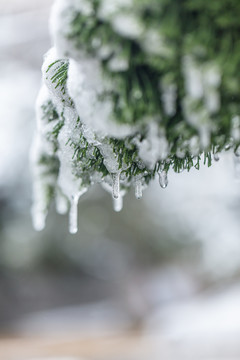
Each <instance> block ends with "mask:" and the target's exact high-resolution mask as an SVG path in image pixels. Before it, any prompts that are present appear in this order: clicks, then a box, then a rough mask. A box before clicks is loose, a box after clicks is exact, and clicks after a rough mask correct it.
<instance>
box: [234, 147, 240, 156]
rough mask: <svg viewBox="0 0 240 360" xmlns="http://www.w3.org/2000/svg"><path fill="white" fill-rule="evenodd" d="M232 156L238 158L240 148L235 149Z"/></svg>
mask: <svg viewBox="0 0 240 360" xmlns="http://www.w3.org/2000/svg"><path fill="white" fill-rule="evenodd" d="M234 154H235V156H237V157H239V156H240V146H238V147H237V148H236V150H235V151H234Z"/></svg>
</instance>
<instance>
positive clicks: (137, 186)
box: [135, 180, 142, 199]
mask: <svg viewBox="0 0 240 360" xmlns="http://www.w3.org/2000/svg"><path fill="white" fill-rule="evenodd" d="M135 196H136V198H137V199H141V198H142V181H141V180H137V181H136V182H135Z"/></svg>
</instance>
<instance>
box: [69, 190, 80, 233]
mask: <svg viewBox="0 0 240 360" xmlns="http://www.w3.org/2000/svg"><path fill="white" fill-rule="evenodd" d="M78 200H79V195H75V196H73V197H72V200H71V206H70V211H69V232H70V233H71V234H76V233H77V231H78Z"/></svg>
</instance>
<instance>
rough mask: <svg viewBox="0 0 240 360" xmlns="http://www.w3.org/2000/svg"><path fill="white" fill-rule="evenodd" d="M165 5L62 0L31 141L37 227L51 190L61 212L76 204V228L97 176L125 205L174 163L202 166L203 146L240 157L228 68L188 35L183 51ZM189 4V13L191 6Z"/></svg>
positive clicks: (163, 182) (214, 154)
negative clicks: (131, 193) (126, 198)
mask: <svg viewBox="0 0 240 360" xmlns="http://www.w3.org/2000/svg"><path fill="white" fill-rule="evenodd" d="M167 3H168V1H166V4H167ZM166 4H164V2H163V3H161V4H160V3H158V2H156V1H154V0H149V1H137V0H124V1H123V0H121V1H120V0H56V1H55V4H54V7H53V11H52V17H51V33H52V38H53V43H54V46H53V48H52V49H51V50H50V51H49V52H48V53H47V54H46V56H45V58H44V63H43V67H42V77H43V84H42V88H41V90H40V93H39V97H38V101H37V131H36V135H35V140H34V143H33V147H32V159H33V174H34V186H33V192H34V203H33V207H32V214H33V223H34V227H35V228H36V230H42V229H43V228H44V226H45V221H46V216H47V211H48V207H49V203H50V201H51V200H52V198H55V201H56V209H57V211H58V212H59V213H61V214H62V213H66V212H67V211H68V210H69V230H70V232H71V233H76V232H77V208H78V201H79V198H80V197H81V196H82V195H83V194H84V193H85V192H86V191H87V190H88V188H89V187H90V186H92V185H94V184H96V183H101V184H102V185H103V188H104V189H105V190H107V191H108V192H111V193H112V197H113V206H114V209H115V211H120V210H121V209H122V205H123V196H124V195H125V193H126V192H127V190H128V189H130V188H131V187H133V188H134V189H135V196H136V198H137V199H140V198H141V197H142V192H143V190H144V189H145V188H146V187H147V185H148V184H149V182H150V180H151V179H153V178H154V177H155V176H156V175H157V174H158V176H159V183H160V186H161V187H162V188H166V187H167V185H168V171H169V169H170V168H172V169H173V170H174V171H175V172H181V171H183V170H185V169H186V170H188V171H189V170H190V169H191V168H192V167H195V168H197V169H198V168H199V163H200V160H201V155H202V154H203V155H204V163H207V164H208V165H210V164H211V160H212V158H214V159H215V160H216V161H218V159H219V152H220V151H222V150H223V149H224V148H225V146H226V144H228V146H229V148H233V149H234V150H235V153H236V154H237V155H238V153H239V150H238V149H239V143H240V120H239V119H240V118H239V115H238V113H237V110H236V107H234V106H235V104H232V103H231V104H229V114H230V115H228V116H229V121H226V113H225V112H224V111H222V102H223V104H225V105H224V106H227V105H226V103H227V101H228V99H227V98H226V99H225V97H224V93H223V89H225V87H226V86H228V85H229V83H227V82H226V77H224V76H223V75H224V74H223V72H224V69H223V68H222V67H221V65H220V62H216V61H214V60H213V59H212V58H211V57H209V58H208V56H207V55H206V54H207V50H206V49H205V48H204V44H201V43H200V44H197V40H196V42H193V43H191V42H190V44H192V45H189V36H186V39H185V38H182V39H181V41H182V45H181V46H182V49H181V50H182V52H181V53H179V43H178V42H177V41H176V40H177V39H178V38H177V36H179V35H178V34H177V33H176V34H175V35H172V34H170V33H169V32H168V31H167V30H166V29H167V27H166V22H167V19H166V20H165V16H163V14H164V11H165V10H166V9H165V10H164V6H165V5H166ZM166 6H167V5H166ZM182 6H183V9H182V11H185V15H186V16H187V15H188V12H190V11H191V9H190V10H189V9H188V8H187V5H186V8H184V5H182ZM144 14H148V16H149V18H148V20H146V18H145V15H144ZM174 16H178V15H176V14H175V15H174ZM189 16H190V15H189ZM150 18H151V19H152V20H151V21H149V19H150ZM159 19H161V20H159ZM178 21H182V19H179V18H178ZM194 29H195V27H193V29H192V31H194ZM174 36H175V37H176V38H174ZM224 81H225V82H224ZM229 81H230V80H229ZM231 86H232V87H233V85H231ZM232 109H233V110H232ZM221 119H223V120H221ZM226 124H227V126H226Z"/></svg>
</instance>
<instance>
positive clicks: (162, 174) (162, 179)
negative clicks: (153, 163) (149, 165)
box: [158, 170, 168, 189]
mask: <svg viewBox="0 0 240 360" xmlns="http://www.w3.org/2000/svg"><path fill="white" fill-rule="evenodd" d="M158 175H159V184H160V186H161V188H163V189H165V188H166V187H167V186H168V178H167V172H166V171H165V170H162V171H159V173H158Z"/></svg>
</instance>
